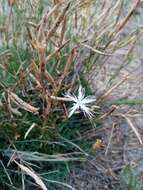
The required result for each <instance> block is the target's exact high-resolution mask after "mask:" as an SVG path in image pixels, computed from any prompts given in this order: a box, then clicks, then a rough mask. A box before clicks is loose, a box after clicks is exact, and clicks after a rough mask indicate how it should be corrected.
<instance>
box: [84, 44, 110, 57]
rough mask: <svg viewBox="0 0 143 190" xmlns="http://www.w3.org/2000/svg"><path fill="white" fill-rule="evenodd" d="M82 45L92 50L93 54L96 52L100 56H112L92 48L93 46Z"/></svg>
mask: <svg viewBox="0 0 143 190" xmlns="http://www.w3.org/2000/svg"><path fill="white" fill-rule="evenodd" d="M81 45H82V46H84V47H86V48H88V49H90V50H91V51H93V52H95V53H98V54H100V55H111V54H109V53H105V52H102V51H100V50H97V49H95V48H93V47H91V46H89V45H86V44H81Z"/></svg>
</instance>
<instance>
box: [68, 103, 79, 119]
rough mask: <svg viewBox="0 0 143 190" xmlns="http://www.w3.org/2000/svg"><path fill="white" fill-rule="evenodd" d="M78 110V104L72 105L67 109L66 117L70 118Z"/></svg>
mask: <svg viewBox="0 0 143 190" xmlns="http://www.w3.org/2000/svg"><path fill="white" fill-rule="evenodd" d="M78 108H79V106H78V104H74V106H72V107H71V108H70V109H69V115H68V117H69V118H70V117H71V116H72V115H73V114H74V112H75V111H76V110H77V109H78Z"/></svg>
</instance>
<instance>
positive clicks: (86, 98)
mask: <svg viewBox="0 0 143 190" xmlns="http://www.w3.org/2000/svg"><path fill="white" fill-rule="evenodd" d="M95 101H96V98H93V97H92V96H91V98H90V97H88V96H87V97H85V98H84V99H83V100H82V103H83V104H90V103H92V102H95Z"/></svg>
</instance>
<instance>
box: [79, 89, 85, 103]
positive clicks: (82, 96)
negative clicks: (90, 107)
mask: <svg viewBox="0 0 143 190" xmlns="http://www.w3.org/2000/svg"><path fill="white" fill-rule="evenodd" d="M84 96H85V89H84V88H82V86H81V85H80V87H79V89H78V97H77V98H78V100H80V101H81V100H82V99H83V98H84Z"/></svg>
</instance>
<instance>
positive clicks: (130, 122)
mask: <svg viewBox="0 0 143 190" xmlns="http://www.w3.org/2000/svg"><path fill="white" fill-rule="evenodd" d="M121 116H122V117H123V118H125V119H126V121H127V123H128V124H129V126H130V127H131V128H132V130H133V131H134V133H135V135H136V136H137V138H138V140H139V142H140V144H143V141H142V139H141V136H140V134H139V132H138V131H137V129H136V128H135V126H134V125H133V123H132V121H131V120H130V119H129V118H128V117H127V116H125V115H123V114H121Z"/></svg>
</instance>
